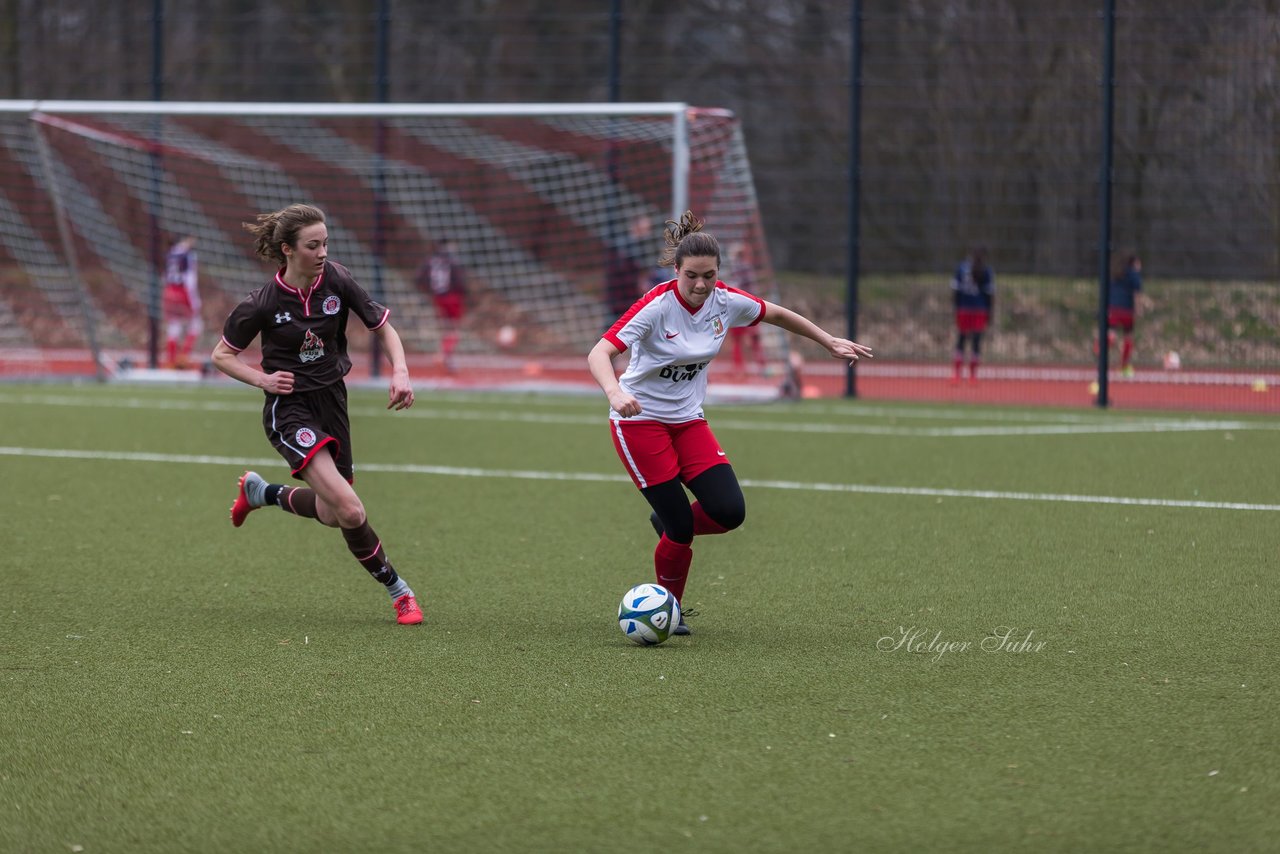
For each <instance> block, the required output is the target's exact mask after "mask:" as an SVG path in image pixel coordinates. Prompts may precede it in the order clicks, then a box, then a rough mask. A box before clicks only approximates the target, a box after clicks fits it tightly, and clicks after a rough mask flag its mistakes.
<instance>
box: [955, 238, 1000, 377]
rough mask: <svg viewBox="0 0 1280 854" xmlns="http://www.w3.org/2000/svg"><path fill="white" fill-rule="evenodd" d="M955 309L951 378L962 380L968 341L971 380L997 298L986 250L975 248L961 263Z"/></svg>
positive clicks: (957, 268) (956, 275)
mask: <svg viewBox="0 0 1280 854" xmlns="http://www.w3.org/2000/svg"><path fill="white" fill-rule="evenodd" d="M951 290H952V296H953V299H954V302H955V310H956V349H955V353H954V354H953V355H952V359H951V366H952V371H951V381H952V382H959V381H960V371H961V368H962V366H963V365H964V342H965V340H966V339H968V341H969V381H970V382H973V381H975V380H977V379H978V363H979V362H981V361H982V333H983V332H986V331H987V323H988V322H989V321H990V320H991V309H992V306H993V305H994V304H995V298H996V276H995V273H993V272H992V271H991V268H990V267H989V266H988V265H987V253H986V251H985V250H983V249H975V250H973V251H972V252H970V253H969V257H968V258H966V259H964V260H963V261H961V262H960V264H959V266H957V267H956V273H955V275H954V276H953V277H952V278H951Z"/></svg>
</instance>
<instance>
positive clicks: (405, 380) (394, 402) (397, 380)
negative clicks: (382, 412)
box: [387, 371, 413, 412]
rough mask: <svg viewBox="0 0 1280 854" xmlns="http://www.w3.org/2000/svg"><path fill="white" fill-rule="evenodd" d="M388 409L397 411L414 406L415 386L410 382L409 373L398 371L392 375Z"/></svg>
mask: <svg viewBox="0 0 1280 854" xmlns="http://www.w3.org/2000/svg"><path fill="white" fill-rule="evenodd" d="M387 400H388V403H387V409H394V410H396V411H397V412H398V411H400V410H401V409H408V408H409V407H410V406H413V387H412V386H411V385H410V384H409V373H408V372H407V371H406V372H405V373H403V374H401V373H399V372H396V373H394V374H392V375H391V388H390V389H388V391H387Z"/></svg>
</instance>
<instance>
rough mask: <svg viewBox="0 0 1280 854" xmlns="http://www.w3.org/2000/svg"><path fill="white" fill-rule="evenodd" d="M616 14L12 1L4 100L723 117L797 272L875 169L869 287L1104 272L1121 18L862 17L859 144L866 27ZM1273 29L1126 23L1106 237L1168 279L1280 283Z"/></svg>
mask: <svg viewBox="0 0 1280 854" xmlns="http://www.w3.org/2000/svg"><path fill="white" fill-rule="evenodd" d="M616 5H617V7H618V10H620V15H619V16H618V17H617V18H615V17H613V15H612V14H611V13H612V11H613V10H612V7H611V4H610V3H608V2H602V0H597V2H586V0H554V2H552V0H459V2H454V3H448V4H445V3H440V2H432V3H414V2H407V0H386V2H384V3H383V4H381V5H380V4H378V3H376V2H372V0H338V1H337V2H330V3H325V4H320V5H317V4H308V3H303V2H300V1H299V0H262V2H244V0H202V2H198V3H197V2H194V0H161V1H160V2H156V3H155V4H147V3H138V2H129V0H93V2H90V0H51V2H43V3H40V2H36V0H0V56H3V57H4V59H3V60H2V61H0V97H9V98H95V99H96V98H103V99H150V98H153V97H155V96H156V95H157V93H158V94H159V95H160V97H162V98H164V99H167V100H255V101H256V100H280V101H372V100H379V99H380V98H382V97H383V96H384V95H385V97H386V99H388V100H390V101H424V102H460V101H527V102H540V101H604V100H609V99H610V98H612V97H615V96H616V97H617V98H618V99H620V100H627V101H686V102H688V103H690V104H696V105H700V106H717V107H727V108H730V109H732V110H734V111H735V112H736V113H738V114H739V116H741V118H742V120H743V124H744V127H745V130H746V134H747V140H748V146H749V150H750V152H751V156H752V162H753V166H754V171H755V175H756V181H757V185H758V190H759V194H760V199H761V204H762V207H763V211H764V221H765V227H766V230H767V233H768V235H769V240H770V250H771V252H772V254H773V256H774V262H775V265H776V266H777V267H778V268H780V269H787V270H798V271H809V272H817V273H839V272H841V271H843V270H844V266H845V258H846V252H845V234H846V231H847V226H848V191H847V187H848V181H847V179H848V176H849V168H850V161H851V156H852V152H854V151H855V150H856V151H857V152H858V155H859V157H860V161H859V162H860V168H859V171H858V174H859V175H860V176H861V178H862V190H863V193H862V208H861V217H862V241H861V247H860V248H861V252H860V256H861V263H862V267H863V268H864V269H865V270H868V271H875V272H913V271H938V270H942V271H943V272H945V271H946V270H948V269H949V268H950V266H951V265H952V264H953V263H954V261H955V259H956V258H958V257H959V255H960V254H961V253H962V252H963V250H964V249H965V247H966V246H967V245H969V244H972V243H983V244H985V245H987V246H988V247H989V248H990V250H991V254H992V257H993V260H994V262H995V264H996V266H997V268H998V269H1000V270H1004V271H1010V272H1012V271H1017V272H1022V273H1033V274H1039V275H1069V276H1086V277H1087V276H1090V275H1094V274H1095V273H1096V271H1097V268H1098V262H1097V257H1098V253H1097V248H1096V247H1097V245H1098V235H1099V223H1098V214H1097V210H1098V188H1099V176H1100V174H1101V171H1100V169H1101V167H1100V164H1101V155H1102V139H1103V134H1102V120H1101V117H1102V88H1101V86H1100V82H1101V80H1102V78H1103V67H1104V66H1103V15H1102V11H1103V4H1102V3H1101V2H1094V3H1087V4H1052V5H1050V6H1046V5H1045V4H1041V3H1035V2H1031V0H911V2H897V0H867V2H864V3H862V4H861V10H862V17H861V21H862V43H861V47H862V53H861V56H862V71H861V76H860V78H859V81H858V82H859V83H860V86H859V89H858V94H859V96H860V98H861V104H862V109H861V114H860V117H861V121H860V127H861V133H860V135H859V139H858V140H857V143H856V145H853V144H851V140H850V127H851V122H850V116H851V91H850V86H849V84H850V81H851V77H852V72H851V68H852V56H853V54H854V51H853V49H852V43H851V42H852V27H851V14H850V13H851V8H852V6H853V5H854V4H852V3H851V2H845V3H840V2H834V0H733V1H732V2H730V0H690V2H686V3H679V4H670V3H657V2H649V0H622V2H619V3H618V4H616ZM157 9H158V10H159V11H160V13H161V14H160V17H159V26H158V27H156V26H155V23H156V16H155V15H154V11H155V10H157ZM1277 12H1280V3H1277V2H1276V0H1241V2H1229V0H1228V2H1211V0H1179V2H1163V0H1132V2H1129V0H1121V2H1119V3H1117V17H1116V46H1117V50H1116V71H1115V84H1116V89H1115V93H1116V112H1115V135H1114V150H1115V164H1114V178H1115V194H1114V198H1115V206H1116V213H1115V221H1114V229H1113V235H1114V243H1115V245H1116V248H1117V249H1120V248H1133V249H1135V250H1137V251H1139V252H1141V253H1143V255H1144V256H1145V257H1146V259H1147V267H1148V272H1150V273H1153V274H1156V275H1166V276H1176V277H1198V278H1202V279H1218V278H1231V277H1234V278H1242V279H1248V280H1270V281H1274V280H1276V279H1277V278H1280V261H1278V256H1277V253H1278V251H1280V250H1278V249H1277V246H1278V244H1280V241H1278V240H1277V237H1278V235H1280V196H1278V193H1280V182H1278V181H1277V150H1276V146H1275V145H1274V142H1275V139H1276V133H1277V116H1276V104H1277V101H1278V100H1280V99H1277V94H1278V93H1277V76H1276V73H1275V69H1276V68H1277V67H1280V56H1277V54H1278V53H1280V37H1278V36H1280V23H1278V22H1280V15H1278V14H1277ZM615 25H616V33H617V36H618V38H617V40H616V46H617V49H616V51H615V50H614V45H615V41H614V40H613V39H612V38H611V34H612V33H613V32H615V30H614V29H612V28H613V27H614V26H615ZM157 31H158V32H159V33H160V34H161V40H160V46H161V48H162V49H161V51H160V54H159V56H158V57H157V54H156V51H155V46H156V42H155V40H153V38H152V35H153V32H157ZM384 36H385V39H384V38H383V37H384ZM383 46H385V49H383ZM157 58H158V59H159V62H158V64H157V63H156V59H157ZM380 60H385V62H380ZM612 67H616V68H617V71H618V74H617V77H616V79H615V78H611V75H610V69H611V68H612ZM156 68H159V70H160V73H159V75H156V74H155V73H154V70H155V69H156ZM615 89H616V91H615Z"/></svg>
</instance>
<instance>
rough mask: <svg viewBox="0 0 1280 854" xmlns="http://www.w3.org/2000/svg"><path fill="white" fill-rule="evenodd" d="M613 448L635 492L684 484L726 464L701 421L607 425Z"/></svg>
mask: <svg viewBox="0 0 1280 854" xmlns="http://www.w3.org/2000/svg"><path fill="white" fill-rule="evenodd" d="M609 428H610V432H612V433H613V448H614V450H615V451H617V452H618V459H620V460H622V464H623V465H624V466H626V468H627V474H629V475H631V479H632V480H633V481H634V482H635V485H636V487H637V488H639V489H644V488H645V487H649V486H656V485H657V484H659V483H666V482H667V481H669V480H674V479H675V478H677V477H678V478H680V480H681V481H683V482H684V483H688V482H689V481H691V480H693V479H694V478H695V477H697V476H698V475H700V474H702V473H703V472H704V471H706V470H707V469H709V468H711V467H712V466H718V465H720V464H721V463H728V462H729V458H728V457H726V456H725V453H724V451H722V450H720V443H719V442H717V441H716V437H715V435H714V434H713V433H712V432H711V427H710V425H708V424H707V422H706V421H705V420H703V419H698V420H696V421H685V422H684V423H683V424H664V423H662V422H661V421H610V422H609Z"/></svg>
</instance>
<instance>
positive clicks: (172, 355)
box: [166, 338, 178, 365]
mask: <svg viewBox="0 0 1280 854" xmlns="http://www.w3.org/2000/svg"><path fill="white" fill-rule="evenodd" d="M166 349H167V350H168V354H169V364H171V365H172V364H173V363H174V362H176V361H178V339H176V338H170V339H169V344H168V347H167V348H166Z"/></svg>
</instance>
